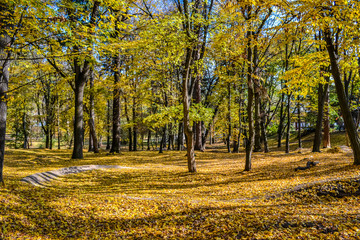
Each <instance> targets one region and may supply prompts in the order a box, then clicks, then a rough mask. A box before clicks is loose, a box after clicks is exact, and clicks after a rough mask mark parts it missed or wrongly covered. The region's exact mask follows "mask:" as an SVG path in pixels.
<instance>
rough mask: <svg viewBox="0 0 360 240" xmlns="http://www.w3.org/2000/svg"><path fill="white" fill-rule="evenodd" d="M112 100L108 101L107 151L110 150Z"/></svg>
mask: <svg viewBox="0 0 360 240" xmlns="http://www.w3.org/2000/svg"><path fill="white" fill-rule="evenodd" d="M110 129H111V127H110V100H108V101H107V118H106V133H107V134H106V135H107V136H106V150H110Z"/></svg>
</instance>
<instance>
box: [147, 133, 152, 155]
mask: <svg viewBox="0 0 360 240" xmlns="http://www.w3.org/2000/svg"><path fill="white" fill-rule="evenodd" d="M150 142H151V130H150V129H149V130H148V138H147V150H148V151H150Z"/></svg>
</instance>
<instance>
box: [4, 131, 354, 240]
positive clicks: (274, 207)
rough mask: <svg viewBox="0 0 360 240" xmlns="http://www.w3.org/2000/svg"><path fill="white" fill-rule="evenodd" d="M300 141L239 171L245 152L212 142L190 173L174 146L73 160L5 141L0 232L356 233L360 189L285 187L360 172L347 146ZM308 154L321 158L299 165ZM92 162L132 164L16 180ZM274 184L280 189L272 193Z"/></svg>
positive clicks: (128, 235)
mask: <svg viewBox="0 0 360 240" xmlns="http://www.w3.org/2000/svg"><path fill="white" fill-rule="evenodd" d="M307 138H309V139H311V136H308V137H307ZM342 138H343V136H342V135H334V136H333V140H334V143H335V144H333V145H344V143H343V141H342V140H341V139H342ZM339 139H340V140H339ZM305 140H306V139H305ZM304 144H305V148H304V149H303V150H302V153H299V152H298V150H296V145H295V144H294V145H293V146H292V152H291V153H290V154H285V153H283V151H279V150H277V149H272V151H271V153H268V154H264V153H254V155H253V170H252V171H250V172H244V171H243V168H244V159H245V156H244V153H231V154H229V153H226V151H225V148H223V147H222V146H212V147H210V146H209V147H210V148H208V150H207V151H205V152H198V153H197V156H196V158H197V168H198V173H196V174H191V173H187V171H186V170H187V165H186V162H185V157H184V155H185V152H178V151H166V152H165V153H164V154H158V153H157V152H147V151H139V152H124V153H123V154H121V155H107V154H106V152H102V153H100V154H93V153H85V157H84V159H82V160H70V157H71V151H69V150H44V149H30V150H7V152H6V154H7V155H6V162H5V168H4V173H5V181H6V187H5V188H2V189H0V238H3V239H216V238H218V239H311V238H314V239H321V238H324V239H325V238H326V239H357V238H359V237H360V230H359V228H358V226H359V223H360V211H359V210H360V206H359V204H358V202H359V200H360V199H359V196H357V194H348V196H345V197H338V196H337V195H336V194H335V195H332V194H325V195H323V196H318V195H319V194H317V191H318V188H319V186H317V185H316V186H314V187H309V188H305V189H304V190H302V191H298V192H288V193H284V191H285V190H286V189H291V188H293V187H295V186H298V185H300V184H306V183H313V182H318V181H327V180H331V179H337V178H352V177H353V178H355V177H358V176H359V175H360V169H359V167H357V166H354V165H352V157H351V156H349V155H348V154H346V153H342V152H335V153H330V152H323V153H311V152H310V148H309V145H308V142H306V141H305V143H304ZM309 144H311V143H310V142H309ZM307 158H311V159H314V160H316V161H319V162H320V165H319V166H316V167H313V168H311V169H309V170H306V171H297V172H295V171H294V168H296V167H297V166H304V165H305V164H306V162H307V161H308V159H307ZM88 164H101V165H121V166H128V167H133V169H106V170H105V169H104V170H95V171H90V172H82V173H80V174H70V175H66V176H64V177H61V178H59V179H56V180H54V181H52V182H49V183H48V184H47V187H46V188H40V187H35V186H31V185H29V184H27V183H23V182H20V179H21V178H23V177H25V176H28V175H30V174H33V173H37V172H44V171H49V170H53V169H58V168H63V167H68V166H78V165H88ZM349 181H350V180H349ZM333 183H334V182H330V183H329V184H333ZM319 185H320V186H321V187H324V186H325V185H326V184H325V183H321V184H320V183H319ZM351 187H353V188H357V187H358V183H357V182H353V184H352V185H351ZM330 191H337V189H336V188H330ZM354 192H356V191H354ZM278 193H283V194H280V195H278V196H276V197H273V198H269V196H272V195H274V196H275V195H276V194H278Z"/></svg>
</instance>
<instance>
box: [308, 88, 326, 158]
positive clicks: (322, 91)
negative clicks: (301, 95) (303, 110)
mask: <svg viewBox="0 0 360 240" xmlns="http://www.w3.org/2000/svg"><path fill="white" fill-rule="evenodd" d="M328 87H329V85H328V84H326V85H323V84H319V88H318V89H319V90H318V112H317V118H316V128H315V137H314V145H313V150H312V151H313V152H320V145H321V135H322V134H321V132H322V125H323V116H324V104H325V98H326V92H327V89H328Z"/></svg>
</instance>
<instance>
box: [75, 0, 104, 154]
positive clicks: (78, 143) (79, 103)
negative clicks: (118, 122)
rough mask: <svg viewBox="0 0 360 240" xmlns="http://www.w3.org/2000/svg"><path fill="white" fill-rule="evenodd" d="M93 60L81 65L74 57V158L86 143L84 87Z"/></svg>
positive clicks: (91, 19) (96, 8)
mask: <svg viewBox="0 0 360 240" xmlns="http://www.w3.org/2000/svg"><path fill="white" fill-rule="evenodd" d="M99 5H100V2H98V1H94V5H93V9H92V12H91V18H90V24H91V25H95V23H96V19H95V18H96V15H97V12H98V9H99ZM73 50H74V52H78V47H77V46H75V47H74V49H73ZM90 68H91V60H90V59H88V58H87V59H85V60H84V63H83V66H82V67H81V65H80V59H79V58H75V59H74V69H75V88H74V90H75V120H74V149H73V154H72V157H71V158H73V159H82V158H83V144H84V117H83V114H84V106H83V100H84V88H85V85H86V82H87V80H88V78H89V77H90V75H89V74H90Z"/></svg>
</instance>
